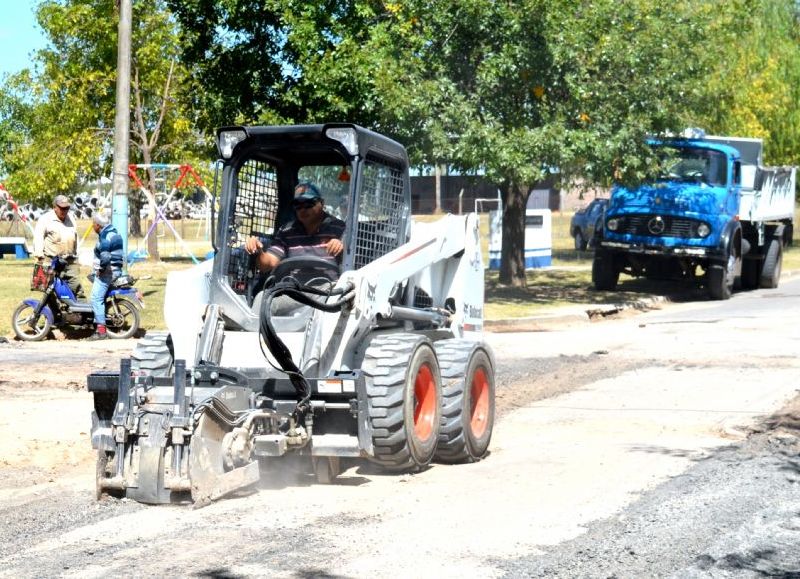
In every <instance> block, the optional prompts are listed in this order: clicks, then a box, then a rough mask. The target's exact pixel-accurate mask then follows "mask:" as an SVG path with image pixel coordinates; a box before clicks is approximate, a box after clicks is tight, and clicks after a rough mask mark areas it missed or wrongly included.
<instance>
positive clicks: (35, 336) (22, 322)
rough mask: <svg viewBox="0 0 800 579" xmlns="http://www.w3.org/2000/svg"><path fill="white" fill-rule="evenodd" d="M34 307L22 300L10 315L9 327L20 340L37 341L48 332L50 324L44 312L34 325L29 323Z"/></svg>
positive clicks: (43, 337)
mask: <svg viewBox="0 0 800 579" xmlns="http://www.w3.org/2000/svg"><path fill="white" fill-rule="evenodd" d="M35 309H36V308H35V307H34V306H31V305H29V304H26V303H25V302H22V303H21V304H19V305H18V306H17V308H16V309H15V310H14V313H13V314H12V316H11V327H12V328H13V329H14V333H15V334H16V335H17V338H19V339H20V340H25V341H26V342H39V341H41V340H44V339H45V338H46V337H47V335H48V334H49V333H50V329H51V328H52V324H51V323H50V320H48V319H47V316H45V315H44V314H40V315H39V319H38V320H37V321H36V324H35V325H34V326H30V325H29V323H28V322H29V321H30V320H31V319H32V318H33V312H34V310H35Z"/></svg>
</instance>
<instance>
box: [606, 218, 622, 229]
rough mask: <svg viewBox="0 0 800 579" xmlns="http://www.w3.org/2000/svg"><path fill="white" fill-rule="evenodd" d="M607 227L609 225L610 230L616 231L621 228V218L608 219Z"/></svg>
mask: <svg viewBox="0 0 800 579" xmlns="http://www.w3.org/2000/svg"><path fill="white" fill-rule="evenodd" d="M606 227H608V229H609V231H616V230H617V229H619V219H617V218H616V217H612V218H611V219H609V220H608V221H606Z"/></svg>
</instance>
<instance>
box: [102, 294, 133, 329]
mask: <svg viewBox="0 0 800 579" xmlns="http://www.w3.org/2000/svg"><path fill="white" fill-rule="evenodd" d="M139 323H140V321H139V308H137V307H136V306H135V305H133V303H131V302H130V301H128V300H126V299H107V300H106V331H107V332H108V336H109V337H110V338H130V337H131V336H133V335H134V334H135V333H136V332H137V330H138V329H139Z"/></svg>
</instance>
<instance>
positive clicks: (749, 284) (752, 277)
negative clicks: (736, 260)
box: [742, 258, 761, 290]
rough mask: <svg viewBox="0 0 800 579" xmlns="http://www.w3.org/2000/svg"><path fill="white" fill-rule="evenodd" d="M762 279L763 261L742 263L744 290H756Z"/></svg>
mask: <svg viewBox="0 0 800 579" xmlns="http://www.w3.org/2000/svg"><path fill="white" fill-rule="evenodd" d="M760 277H761V259H760V258H759V259H745V260H744V261H742V289H744V290H754V289H756V288H757V287H758V283H759V278H760Z"/></svg>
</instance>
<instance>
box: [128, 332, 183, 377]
mask: <svg viewBox="0 0 800 579" xmlns="http://www.w3.org/2000/svg"><path fill="white" fill-rule="evenodd" d="M174 359H175V353H174V350H173V348H172V336H170V335H169V334H168V333H167V332H148V333H147V335H146V336H145V337H144V338H142V339H141V340H139V341H138V342H137V343H136V347H135V348H134V350H133V353H132V354H131V370H132V371H133V372H135V373H138V374H147V375H148V376H170V375H171V374H172V364H173V362H174Z"/></svg>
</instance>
